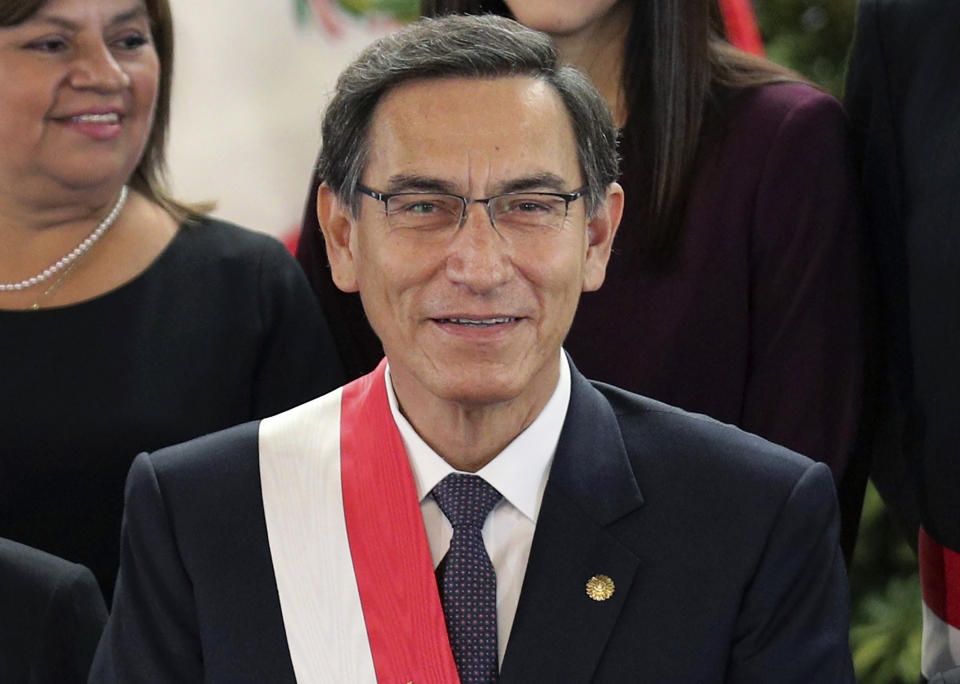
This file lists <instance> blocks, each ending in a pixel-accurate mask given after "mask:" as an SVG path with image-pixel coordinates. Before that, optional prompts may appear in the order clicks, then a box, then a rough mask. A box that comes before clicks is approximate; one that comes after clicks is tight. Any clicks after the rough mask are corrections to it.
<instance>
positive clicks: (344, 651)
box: [237, 362, 459, 684]
mask: <svg viewBox="0 0 960 684" xmlns="http://www.w3.org/2000/svg"><path fill="white" fill-rule="evenodd" d="M385 368H386V362H382V363H381V364H380V365H379V366H378V367H377V369H376V370H375V371H374V372H373V373H371V374H370V375H367V376H364V377H363V378H360V379H359V380H356V381H354V382H352V383H350V384H349V385H347V386H345V387H343V388H341V389H338V390H335V391H333V392H331V393H330V394H327V395H325V396H323V397H320V398H319V399H316V400H314V401H312V402H309V403H307V404H303V405H302V406H298V407H296V408H294V409H291V410H290V411H287V412H285V413H281V414H280V415H277V416H274V417H272V418H267V419H265V420H263V421H262V422H261V424H260V436H259V447H260V479H261V487H262V491H263V510H264V513H265V516H266V523H267V537H268V539H269V543H270V554H271V557H272V559H273V568H274V575H275V577H276V580H277V589H278V592H279V595H280V608H281V611H282V613H283V624H284V628H285V629H286V636H287V644H288V647H289V649H290V657H291V659H292V661H293V669H294V672H295V673H296V677H297V681H298V682H301V683H306V682H351V683H353V682H357V683H363V682H381V683H390V684H393V683H397V684H407V683H408V682H415V683H416V684H459V678H458V676H457V669H456V664H455V663H454V660H453V655H452V653H451V650H450V644H449V641H448V638H447V632H446V627H445V624H444V619H443V609H442V608H441V606H440V599H439V597H438V595H437V587H436V581H435V579H434V574H433V564H432V562H431V559H430V549H429V546H428V544H427V538H426V534H425V532H424V529H423V518H422V516H421V514H420V503H419V501H418V499H417V493H416V487H415V485H414V482H413V475H412V473H411V471H410V464H409V462H408V460H407V455H406V452H405V451H404V449H403V442H402V441H401V439H400V434H399V432H398V431H397V428H396V425H395V424H394V422H393V416H392V415H391V413H390V407H389V404H388V402H387V391H386V385H385V379H384V371H385ZM237 600H239V601H242V600H243V597H237Z"/></svg>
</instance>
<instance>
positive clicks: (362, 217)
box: [320, 77, 622, 407]
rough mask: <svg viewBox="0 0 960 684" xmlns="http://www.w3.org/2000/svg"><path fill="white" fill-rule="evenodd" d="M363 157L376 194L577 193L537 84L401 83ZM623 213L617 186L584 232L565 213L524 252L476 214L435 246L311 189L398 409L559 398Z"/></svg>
mask: <svg viewBox="0 0 960 684" xmlns="http://www.w3.org/2000/svg"><path fill="white" fill-rule="evenodd" d="M369 143H370V153H369V159H368V163H367V167H366V171H365V173H364V176H363V178H362V184H363V185H365V186H367V187H369V188H372V189H374V190H377V191H380V192H385V193H397V192H418V191H437V190H442V191H445V192H450V193H455V194H459V195H463V196H466V197H470V198H486V197H490V196H492V195H497V194H501V193H504V192H508V191H512V190H516V189H523V190H524V191H541V192H563V193H570V192H572V191H574V190H576V189H578V188H580V186H581V185H582V182H583V180H582V178H581V174H580V168H579V164H578V161H577V155H576V145H575V141H574V137H573V129H572V127H571V124H570V121H569V117H568V115H567V113H566V110H565V108H564V105H563V102H562V100H561V99H560V96H559V95H558V94H557V93H556V92H555V91H554V90H553V88H552V87H550V86H549V85H547V84H544V83H542V82H541V81H538V80H536V79H533V78H527V77H510V78H496V79H464V78H449V79H432V80H424V81H415V82H411V83H407V84H404V85H402V86H400V87H398V88H396V89H395V90H393V91H391V92H389V93H388V94H387V95H386V96H385V97H384V98H383V100H382V101H381V102H380V104H379V105H378V107H377V110H376V112H375V113H374V117H373V121H372V123H371V128H370V140H369ZM621 199H622V194H621V192H620V190H619V186H616V185H613V186H612V187H611V190H610V195H609V197H608V201H607V203H606V205H605V206H604V208H603V209H601V211H600V212H599V213H598V216H597V217H596V218H594V219H592V220H588V218H587V216H586V213H585V203H584V200H583V199H582V198H581V199H578V200H575V201H573V202H572V203H570V205H569V210H568V213H567V218H566V219H565V220H564V221H563V223H562V225H561V226H560V227H559V228H558V229H557V230H554V231H546V232H542V233H537V234H536V235H535V236H533V237H531V236H526V237H523V238H520V237H518V236H517V235H512V234H510V233H508V232H506V231H501V232H499V233H498V232H497V231H496V230H495V229H494V227H493V226H492V225H491V223H490V220H489V218H488V215H487V212H486V208H485V207H484V206H483V205H477V204H471V205H469V207H468V210H467V218H466V222H465V223H464V224H463V226H462V227H460V228H459V229H455V230H451V231H449V232H448V234H446V236H445V237H443V238H437V237H436V236H432V235H424V234H423V233H420V232H417V231H412V230H409V229H407V230H404V229H402V228H398V227H397V226H396V225H391V222H389V221H388V220H387V218H386V215H385V207H384V203H383V202H381V201H378V200H376V199H373V198H371V197H367V196H363V197H362V202H361V210H360V214H359V219H357V220H354V219H353V218H352V217H350V216H349V215H347V214H346V212H344V211H343V210H342V209H340V208H339V205H338V203H337V202H336V200H335V199H333V198H332V193H329V191H326V194H325V191H324V190H321V197H320V214H321V224H322V225H323V226H324V231H325V233H326V234H327V241H328V252H330V253H331V263H332V267H333V275H334V279H335V281H336V282H337V285H338V286H339V287H340V288H341V289H344V290H348V291H352V290H359V292H360V296H361V298H362V300H363V306H364V310H365V311H366V313H367V317H368V318H369V320H370V323H371V325H372V326H373V329H374V330H375V331H376V333H377V335H378V336H379V338H380V340H381V341H382V342H383V347H384V350H385V352H386V355H387V358H388V359H389V361H390V369H391V374H392V377H393V382H394V387H395V388H396V389H397V393H398V396H399V397H400V398H401V402H402V403H403V402H404V401H416V402H421V401H427V402H429V401H431V400H434V399H439V400H442V401H446V402H454V403H457V404H459V405H462V406H465V407H471V406H473V407H481V406H486V405H491V404H497V403H500V402H511V401H515V400H518V399H519V400H520V401H521V404H520V405H524V404H530V405H531V406H532V405H534V404H541V405H542V403H541V400H542V402H545V401H546V399H547V398H548V397H549V395H550V393H551V392H552V390H553V387H554V386H555V384H556V380H557V372H558V358H559V356H558V355H559V350H560V345H561V343H562V342H563V339H564V337H565V336H566V334H567V330H568V329H569V327H570V324H571V322H572V320H573V315H574V312H575V310H576V307H577V301H578V299H579V297H580V293H581V292H582V291H585V290H593V289H596V288H598V287H600V285H601V284H602V282H603V277H604V271H605V268H606V262H607V259H608V257H609V251H610V242H611V240H612V238H613V234H614V232H615V229H616V224H617V222H618V221H619V213H620V205H621ZM325 205H326V207H327V209H326V210H325V208H324V207H325ZM331 207H332V208H331ZM325 214H326V215H325ZM394 223H395V222H394ZM338 226H339V228H338ZM338 231H339V232H340V233H341V234H342V235H343V238H342V239H341V240H339V244H340V245H342V246H341V247H338V246H337V244H338V239H337V238H333V239H332V240H331V235H330V233H337V232H338ZM501 233H502V234H501Z"/></svg>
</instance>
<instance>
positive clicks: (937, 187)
mask: <svg viewBox="0 0 960 684" xmlns="http://www.w3.org/2000/svg"><path fill="white" fill-rule="evenodd" d="M958 27H960V2H957V0H861V2H860V5H859V14H858V18H857V31H856V39H855V42H854V48H853V52H852V55H851V60H850V72H849V74H848V76H847V93H846V98H845V99H846V105H847V108H848V111H849V114H850V118H851V122H852V124H853V128H854V134H855V140H856V143H857V145H856V148H857V152H858V156H859V165H860V169H861V172H862V176H863V184H864V190H865V194H866V202H865V208H866V219H867V220H866V224H865V226H866V236H867V240H868V243H869V246H870V247H871V249H872V251H873V255H874V258H875V260H876V263H877V267H878V274H879V292H880V301H879V312H880V320H881V324H882V328H881V329H880V330H879V331H878V332H877V333H876V334H875V335H873V336H872V337H873V340H874V342H875V343H877V344H882V345H883V348H882V349H881V350H880V351H882V353H883V356H884V358H885V362H886V366H885V371H884V373H883V379H884V381H885V382H886V383H887V384H886V392H885V393H884V394H883V396H884V403H883V406H882V407H881V413H880V415H879V418H878V420H877V423H876V424H877V430H878V438H877V439H876V444H877V449H876V451H875V454H874V462H873V464H872V467H871V476H872V477H873V480H874V482H875V483H876V485H877V488H878V489H879V491H880V493H881V494H882V495H883V497H884V499H885V500H886V502H887V504H888V505H889V506H890V507H891V509H892V510H893V511H894V512H895V513H896V514H898V515H899V517H900V518H901V519H902V520H903V521H904V522H905V523H906V525H907V527H908V528H909V530H910V532H909V534H910V535H911V536H913V537H914V539H915V537H916V531H917V526H918V525H919V524H920V523H921V522H922V523H923V524H924V526H925V528H926V529H927V531H928V532H929V533H930V534H931V536H932V537H934V539H936V540H937V541H939V542H940V543H942V544H944V545H946V546H949V547H950V548H953V549H960V525H958V524H957V520H958V519H960V506H958V503H957V501H958V499H957V492H958V491H960V461H958V460H957V458H956V445H957V444H958V443H960V420H958V419H957V415H958V412H960V355H958V354H957V349H958V347H960V306H958V305H957V297H958V293H960V239H958V236H960V85H958V84H960V40H958Z"/></svg>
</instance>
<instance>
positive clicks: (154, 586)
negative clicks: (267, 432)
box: [91, 421, 294, 684]
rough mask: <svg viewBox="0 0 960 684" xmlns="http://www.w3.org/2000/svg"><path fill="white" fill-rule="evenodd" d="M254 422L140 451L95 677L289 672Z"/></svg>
mask: <svg viewBox="0 0 960 684" xmlns="http://www.w3.org/2000/svg"><path fill="white" fill-rule="evenodd" d="M259 425H260V423H259V421H255V422H250V423H246V424H244V425H240V426H237V427H234V428H230V429H228V430H223V431H221V432H217V433H214V434H211V435H207V436H205V437H200V438H198V439H194V440H191V441H189V442H186V443H184V444H180V445H177V446H173V447H168V448H166V449H162V450H160V451H158V452H155V453H153V454H140V455H139V456H138V457H137V458H136V459H135V460H134V463H133V465H132V466H131V468H130V474H129V476H128V478H127V490H126V494H125V501H126V503H125V513H124V528H123V532H122V540H123V541H122V550H121V559H120V574H119V576H118V580H117V587H118V590H117V592H116V594H115V595H114V604H113V611H112V613H113V615H112V616H111V619H110V621H109V622H108V624H107V627H106V629H105V631H104V635H103V639H102V640H101V643H100V646H99V648H98V651H97V655H96V658H95V660H94V665H93V670H92V673H91V681H95V682H98V684H99V683H100V682H124V684H126V683H127V682H138V681H149V682H190V681H197V682H199V681H222V682H238V683H239V682H260V681H270V682H278V683H280V682H293V681H294V678H293V670H292V665H291V663H290V657H289V653H288V651H287V648H286V646H287V645H286V640H285V638H284V627H283V619H282V616H281V614H280V604H279V601H278V595H277V587H276V580H275V578H274V574H273V565H272V561H271V557H270V549H269V542H268V540H267V531H266V524H265V521H264V513H263V500H262V497H261V489H260V474H259V461H258V428H259ZM157 606H160V608H159V609H158V608H157ZM118 646H119V647H118Z"/></svg>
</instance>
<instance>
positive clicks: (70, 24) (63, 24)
mask: <svg viewBox="0 0 960 684" xmlns="http://www.w3.org/2000/svg"><path fill="white" fill-rule="evenodd" d="M146 16H147V10H146V8H145V7H143V6H142V5H138V6H136V7H133V8H131V9H129V10H126V11H125V12H120V13H119V14H115V15H114V16H113V18H111V19H110V21H109V22H108V24H107V26H108V27H110V26H115V25H117V24H124V23H126V22H128V21H132V20H134V19H140V18H141V17H146ZM32 21H35V22H37V23H40V24H52V25H53V26H58V27H60V28H62V29H65V30H67V31H71V32H73V33H76V32H78V31H79V30H80V28H81V26H80V24H78V23H76V22H75V21H72V20H70V19H67V18H66V17H60V16H57V15H56V14H46V13H44V12H42V11H41V12H39V13H38V14H37V15H36V16H35V17H34V18H33V20H32Z"/></svg>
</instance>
